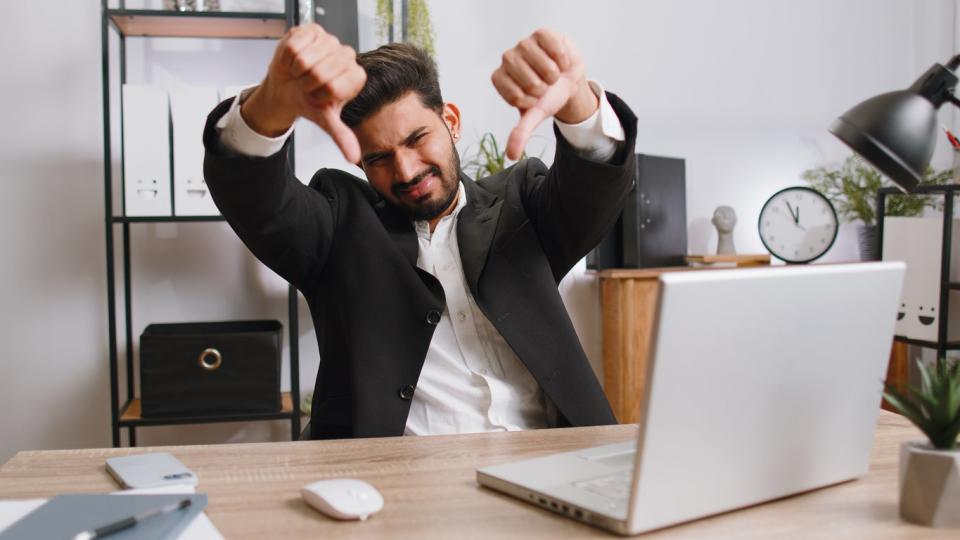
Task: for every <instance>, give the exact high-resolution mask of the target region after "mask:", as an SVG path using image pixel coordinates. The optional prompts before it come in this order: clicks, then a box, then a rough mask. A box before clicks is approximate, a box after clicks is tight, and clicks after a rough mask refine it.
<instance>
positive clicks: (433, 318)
mask: <svg viewBox="0 0 960 540" xmlns="http://www.w3.org/2000/svg"><path fill="white" fill-rule="evenodd" d="M427 324H429V325H430V326H436V325H438V324H440V312H439V311H437V310H433V311H431V312H429V313H427Z"/></svg>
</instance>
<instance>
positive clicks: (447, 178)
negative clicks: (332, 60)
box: [353, 92, 460, 221]
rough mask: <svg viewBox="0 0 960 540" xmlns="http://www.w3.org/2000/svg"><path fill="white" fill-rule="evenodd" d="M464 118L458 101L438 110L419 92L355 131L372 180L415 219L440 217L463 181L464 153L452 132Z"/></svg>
mask: <svg viewBox="0 0 960 540" xmlns="http://www.w3.org/2000/svg"><path fill="white" fill-rule="evenodd" d="M459 122H460V117H459V111H458V110H457V108H456V107H455V106H453V105H452V104H446V105H444V110H443V113H442V114H440V115H438V114H437V112H436V111H434V110H431V109H429V108H427V107H425V106H424V105H423V103H421V101H420V98H419V96H417V95H416V94H415V93H413V92H410V93H408V94H406V95H405V96H403V97H402V98H400V99H398V100H397V101H394V102H393V103H390V104H387V105H385V106H383V107H382V108H381V109H380V110H379V111H377V112H376V113H374V114H372V115H370V116H369V117H367V118H366V119H365V120H364V121H363V122H361V123H360V124H359V125H358V126H356V127H355V128H353V131H354V132H355V133H356V134H357V140H358V141H359V142H360V152H361V156H362V157H361V158H360V166H361V167H362V168H363V170H364V172H365V173H366V174H367V179H368V180H369V181H370V184H371V185H372V186H373V188H374V189H376V190H377V191H378V192H379V193H380V194H381V195H382V196H383V197H384V198H385V199H386V200H387V201H389V202H390V203H391V204H393V205H395V206H398V207H400V208H402V209H403V210H405V211H406V212H407V214H408V215H409V216H410V217H411V218H412V219H415V220H428V221H429V220H432V219H435V218H437V217H439V216H440V215H441V214H443V212H444V210H446V209H447V208H449V207H450V206H451V205H452V204H453V201H454V198H455V197H456V194H457V189H458V186H459V171H460V157H459V156H458V155H457V150H456V148H455V147H454V146H453V139H452V136H451V131H452V132H454V133H456V132H458V131H459V128H460V124H459Z"/></svg>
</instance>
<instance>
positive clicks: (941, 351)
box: [877, 184, 960, 357]
mask: <svg viewBox="0 0 960 540" xmlns="http://www.w3.org/2000/svg"><path fill="white" fill-rule="evenodd" d="M958 192H960V185H958V184H940V185H928V186H919V187H917V188H916V189H915V190H913V191H912V192H911V194H916V195H935V194H941V195H943V241H942V244H941V246H940V296H939V303H938V306H937V310H938V312H939V319H938V321H937V341H935V342H933V341H923V340H919V339H911V338H908V337H905V336H894V339H895V340H896V341H900V342H902V343H907V344H910V345H916V346H918V347H924V348H927V349H936V350H937V356H938V357H939V356H944V355H945V354H946V352H947V351H955V350H960V342H957V341H947V337H948V333H947V332H948V330H949V328H950V291H951V290H960V282H956V281H951V280H950V270H951V269H950V249H951V246H952V244H953V238H952V236H953V204H954V201H953V199H954V196H956V194H957V193H958ZM889 195H905V194H904V193H903V192H902V191H900V190H899V189H897V188H881V189H879V190H877V243H878V244H879V245H878V246H877V252H878V253H879V254H880V258H881V259H882V258H883V220H884V218H885V217H886V210H887V206H886V202H887V197H888V196H889Z"/></svg>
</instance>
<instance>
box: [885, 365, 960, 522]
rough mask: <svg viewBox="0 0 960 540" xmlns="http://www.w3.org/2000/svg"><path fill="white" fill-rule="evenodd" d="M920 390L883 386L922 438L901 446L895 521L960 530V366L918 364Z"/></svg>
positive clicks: (891, 401) (887, 397)
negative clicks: (898, 496)
mask: <svg viewBox="0 0 960 540" xmlns="http://www.w3.org/2000/svg"><path fill="white" fill-rule="evenodd" d="M917 364H918V366H919V368H920V375H921V378H922V381H921V386H920V388H916V387H912V386H910V387H907V388H906V391H903V390H901V389H900V388H898V387H897V386H895V385H892V384H890V383H887V384H886V392H884V397H885V398H886V399H887V402H888V403H889V404H890V405H891V406H892V407H893V408H894V410H896V411H897V412H899V413H900V414H902V415H903V416H905V417H906V418H907V419H908V420H910V421H911V422H913V424H914V425H915V426H917V427H918V428H920V431H922V432H923V433H924V434H925V435H926V436H927V441H910V442H905V443H903V445H902V446H901V447H900V517H901V518H903V519H905V520H906V521H909V522H912V523H917V524H919V525H926V526H928V527H938V528H939V527H960V508H958V507H957V505H958V502H960V450H958V448H957V435H958V433H960V362H956V361H954V362H952V363H950V362H948V361H947V359H946V358H944V357H942V356H941V357H939V358H938V359H937V362H936V366H934V368H933V369H930V368H928V367H927V366H926V365H925V364H924V363H923V362H917Z"/></svg>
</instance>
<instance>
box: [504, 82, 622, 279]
mask: <svg viewBox="0 0 960 540" xmlns="http://www.w3.org/2000/svg"><path fill="white" fill-rule="evenodd" d="M606 95H607V99H608V100H609V101H610V104H611V105H612V106H613V109H614V111H616V113H617V116H618V117H619V118H620V122H621V124H622V125H623V129H624V134H625V139H624V143H623V145H622V146H621V148H620V149H619V150H618V151H617V153H616V154H615V155H614V156H613V158H612V159H611V160H610V161H608V162H598V161H592V160H589V159H586V158H584V157H581V156H580V155H579V154H578V153H577V152H576V151H575V150H574V149H573V148H572V147H571V146H570V143H568V142H567V141H566V139H564V138H563V136H562V135H561V134H560V132H559V130H557V128H556V126H554V134H555V135H556V138H557V150H556V154H555V156H554V160H553V165H552V166H551V167H550V168H549V169H547V168H546V167H544V166H543V164H542V162H540V161H539V160H533V159H531V160H527V162H526V166H527V170H526V172H525V174H524V176H523V178H524V182H525V184H524V186H523V192H524V193H523V195H524V205H525V207H526V212H527V215H528V216H529V217H530V220H531V222H532V224H533V226H534V228H535V229H536V231H537V236H538V238H539V240H540V244H541V246H542V247H543V250H544V253H545V254H546V256H547V259H548V260H549V262H550V267H551V270H552V272H553V276H554V279H555V280H556V281H557V282H558V283H559V282H560V280H561V279H563V276H565V275H566V274H567V272H569V271H570V269H571V268H573V265H575V264H576V263H577V262H578V261H579V260H580V259H582V258H583V257H584V256H585V255H586V254H587V253H589V251H590V250H591V249H593V248H594V247H596V245H597V244H599V243H600V241H601V240H602V239H603V237H604V236H605V235H606V234H607V232H608V231H609V230H610V228H611V227H612V226H613V224H614V223H616V221H617V218H618V217H619V215H620V211H621V210H622V209H623V205H624V203H625V201H626V197H627V193H629V192H630V189H631V188H632V187H633V182H634V177H635V175H636V165H635V161H636V158H635V156H634V147H635V146H636V139H637V118H636V116H634V114H633V112H632V111H631V110H630V108H629V107H627V105H626V104H625V103H624V102H623V101H622V100H620V98H618V97H617V96H616V95H614V94H611V93H610V92H607V94H606Z"/></svg>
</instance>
